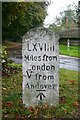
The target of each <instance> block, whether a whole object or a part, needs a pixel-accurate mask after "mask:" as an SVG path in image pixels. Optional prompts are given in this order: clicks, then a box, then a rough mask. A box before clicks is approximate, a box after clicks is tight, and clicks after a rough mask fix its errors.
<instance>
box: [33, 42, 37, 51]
mask: <svg viewBox="0 0 80 120" xmlns="http://www.w3.org/2000/svg"><path fill="white" fill-rule="evenodd" d="M36 45H37V43H35V44H33V46H34V48H33V51H37V48H36Z"/></svg>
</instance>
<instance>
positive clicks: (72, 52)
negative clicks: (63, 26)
mask: <svg viewBox="0 0 80 120" xmlns="http://www.w3.org/2000/svg"><path fill="white" fill-rule="evenodd" d="M59 47H60V54H62V55H68V56H73V57H80V51H79V50H80V49H79V46H70V47H69V50H68V48H67V46H66V45H61V44H60V45H59Z"/></svg>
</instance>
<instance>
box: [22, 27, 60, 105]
mask: <svg viewBox="0 0 80 120" xmlns="http://www.w3.org/2000/svg"><path fill="white" fill-rule="evenodd" d="M58 40H59V37H58V36H57V35H56V34H55V33H54V32H52V31H49V30H48V29H46V28H35V29H31V30H30V31H28V32H27V33H26V34H25V35H24V36H23V46H22V64H23V68H22V71H23V104H25V105H26V106H36V105H41V104H43V105H44V104H46V103H47V104H49V105H52V106H56V105H57V104H58V102H59V74H58V71H59V45H58Z"/></svg>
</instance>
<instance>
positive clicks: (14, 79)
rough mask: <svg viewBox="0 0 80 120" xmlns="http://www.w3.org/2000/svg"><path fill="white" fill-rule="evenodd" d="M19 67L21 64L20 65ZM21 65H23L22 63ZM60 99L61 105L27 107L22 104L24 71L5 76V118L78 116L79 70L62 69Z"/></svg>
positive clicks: (3, 83)
mask: <svg viewBox="0 0 80 120" xmlns="http://www.w3.org/2000/svg"><path fill="white" fill-rule="evenodd" d="M18 67H19V66H18ZM20 67H21V65H20ZM59 72H60V83H59V85H60V87H59V88H60V100H59V106H57V107H51V106H49V105H47V104H45V105H44V106H36V107H32V106H30V107H29V108H25V107H24V105H23V104H22V71H21V70H19V71H18V73H16V74H12V75H11V76H10V77H7V78H3V82H2V97H3V118H14V119H16V120H18V119H20V118H22V120H25V119H26V118H36V117H37V118H40V117H42V118H45V119H47V118H54V117H55V118H74V117H77V110H78V107H79V102H78V72H75V71H70V70H65V69H60V71H59Z"/></svg>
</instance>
